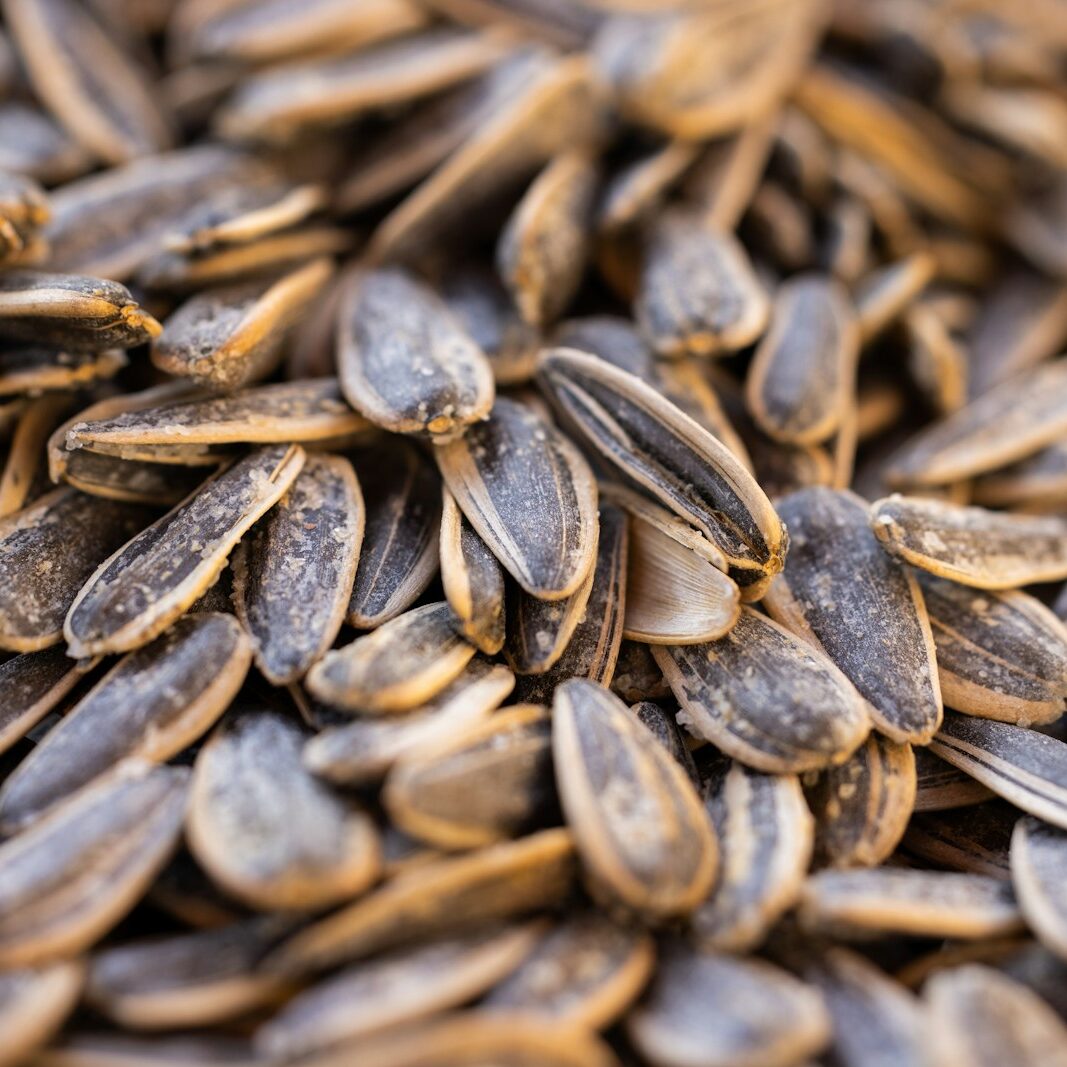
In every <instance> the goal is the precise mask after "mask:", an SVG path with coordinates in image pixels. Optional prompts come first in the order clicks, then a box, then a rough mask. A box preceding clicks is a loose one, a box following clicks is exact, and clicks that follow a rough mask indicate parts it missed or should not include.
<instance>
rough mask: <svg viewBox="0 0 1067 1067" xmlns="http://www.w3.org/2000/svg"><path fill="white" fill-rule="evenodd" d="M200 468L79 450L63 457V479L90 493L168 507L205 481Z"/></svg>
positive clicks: (131, 502) (152, 505)
mask: <svg viewBox="0 0 1067 1067" xmlns="http://www.w3.org/2000/svg"><path fill="white" fill-rule="evenodd" d="M204 477H205V472H204V471H203V469H202V468H199V467H187V468H182V467H179V466H176V465H175V464H173V463H152V462H146V461H143V460H125V459H119V458H118V457H117V456H105V455H101V454H100V453H97V452H87V451H86V450H85V449H78V450H77V451H74V452H67V453H65V454H64V459H63V474H62V481H64V482H66V483H67V484H68V485H71V486H73V487H74V488H75V489H78V490H80V491H81V492H83V493H88V494H89V495H90V496H96V497H103V498H104V499H106V500H122V501H125V502H127V503H130V504H147V505H149V506H151V507H164V508H169V507H173V505H175V504H177V503H179V502H180V501H181V500H184V499H185V497H187V496H188V495H189V494H190V493H191V492H192V491H193V490H194V489H195V488H196V487H197V486H198V485H199V484H200V483H201V482H202V481H203V480H204Z"/></svg>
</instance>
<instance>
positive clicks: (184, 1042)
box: [36, 1030, 255, 1067]
mask: <svg viewBox="0 0 1067 1067" xmlns="http://www.w3.org/2000/svg"><path fill="white" fill-rule="evenodd" d="M36 1058H37V1060H38V1064H39V1067H102V1065H103V1064H105V1063H106V1064H107V1065H108V1067H254V1063H255V1061H254V1059H253V1057H252V1050H251V1048H250V1047H249V1044H248V1042H247V1040H246V1039H244V1038H239V1037H233V1036H231V1035H228V1034H221V1035H220V1034H210V1035H207V1036H204V1035H196V1036H187V1035H183V1036H180V1037H172V1036H167V1037H157V1036H152V1037H145V1036H143V1035H137V1036H133V1035H130V1034H123V1033H100V1032H99V1031H97V1032H91V1031H80V1030H75V1031H72V1032H70V1033H68V1034H66V1035H64V1036H63V1037H62V1038H61V1039H59V1040H57V1041H56V1042H54V1043H53V1044H52V1045H51V1046H50V1047H48V1048H46V1049H43V1050H42V1051H41V1052H40V1053H38V1055H37V1057H36Z"/></svg>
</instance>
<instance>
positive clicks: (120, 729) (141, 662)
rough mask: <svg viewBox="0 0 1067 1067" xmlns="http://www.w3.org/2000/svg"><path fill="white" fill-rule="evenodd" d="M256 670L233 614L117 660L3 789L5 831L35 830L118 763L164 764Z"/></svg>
mask: <svg viewBox="0 0 1067 1067" xmlns="http://www.w3.org/2000/svg"><path fill="white" fill-rule="evenodd" d="M250 662H251V650H250V649H249V643H248V638H247V637H246V636H245V634H244V632H243V631H242V630H241V628H240V626H239V625H238V623H237V620H236V619H234V618H233V616H231V615H220V614H214V613H212V614H206V615H187V616H186V617H185V618H182V619H179V620H178V621H177V622H176V623H175V624H174V626H173V627H172V628H171V629H170V630H168V631H167V632H166V633H165V634H163V635H162V636H161V637H158V638H156V640H155V641H153V642H152V643H151V644H149V645H146V646H145V647H144V648H140V649H138V650H137V651H136V652H131V653H130V654H129V655H127V656H125V657H124V658H123V659H121V660H120V661H119V662H118V663H117V664H115V666H114V667H112V668H111V670H110V671H108V673H107V674H106V675H104V677H103V678H101V679H100V681H98V682H97V683H96V685H94V686H93V688H92V689H91V690H90V691H89V692H88V693H87V694H86V695H85V696H84V697H82V698H81V700H79V701H78V703H77V704H75V705H74V707H73V708H71V709H70V711H68V712H67V714H66V715H65V716H64V717H63V719H61V720H60V722H59V723H57V724H56V726H55V727H53V728H52V729H51V730H50V731H49V732H48V733H47V734H46V735H45V737H44V738H43V739H42V740H41V742H40V743H39V744H38V745H37V746H36V747H35V748H34V749H33V751H32V752H31V753H29V755H28V756H27V757H26V758H25V759H24V760H23V761H22V762H21V763H20V764H19V766H18V767H17V768H16V769H15V771H14V773H13V774H11V776H10V777H9V778H8V779H7V780H6V781H5V782H4V785H3V788H2V789H0V828H2V829H3V831H4V832H5V833H12V832H15V831H17V830H20V829H22V828H23V827H24V826H27V825H29V824H30V823H31V822H35V821H36V820H37V819H39V818H40V817H41V816H42V815H44V814H45V813H47V812H48V811H50V810H51V809H52V808H53V807H54V806H55V805H56V804H58V803H60V802H61V801H62V800H63V799H64V798H66V797H67V796H69V795H70V794H71V793H73V792H74V791H75V790H77V789H80V788H81V787H82V786H84V785H87V784H88V783H89V782H91V781H93V780H94V779H96V778H99V777H100V776H102V775H104V774H106V773H107V772H108V771H110V770H112V768H114V767H115V766H117V765H118V764H119V763H120V762H121V761H122V760H125V759H130V758H138V759H141V760H145V761H147V762H151V763H162V762H163V761H164V760H167V759H170V758H171V757H172V756H175V755H177V754H178V753H179V752H181V751H182V750H183V749H184V748H186V747H187V746H188V745H190V744H191V743H192V742H193V741H195V740H196V739H197V738H198V737H200V736H201V735H202V734H204V733H205V732H206V731H207V730H208V729H210V727H211V726H212V725H213V724H214V722H215V720H216V719H217V718H218V717H219V716H220V715H221V714H222V713H223V711H225V710H226V707H227V706H228V705H229V703H230V701H231V700H232V699H233V697H234V695H235V694H236V693H237V691H238V690H239V689H240V687H241V683H242V682H243V681H244V678H245V674H246V673H247V671H248V667H249V664H250Z"/></svg>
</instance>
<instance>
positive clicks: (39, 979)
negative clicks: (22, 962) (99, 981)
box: [0, 960, 85, 1067]
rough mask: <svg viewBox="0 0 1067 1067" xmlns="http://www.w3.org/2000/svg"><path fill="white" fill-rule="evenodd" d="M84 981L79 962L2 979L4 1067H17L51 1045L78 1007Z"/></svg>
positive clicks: (0, 1063)
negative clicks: (56, 1033) (54, 1037)
mask: <svg viewBox="0 0 1067 1067" xmlns="http://www.w3.org/2000/svg"><path fill="white" fill-rule="evenodd" d="M84 980H85V965H84V964H82V963H81V962H79V961H77V960H63V961H61V962H59V963H53V964H49V965H48V966H45V967H35V968H33V969H30V968H25V969H23V970H9V971H5V972H4V973H3V974H2V975H0V1026H2V1027H3V1031H4V1048H3V1051H2V1052H0V1067H17V1065H18V1064H20V1063H24V1062H25V1061H26V1058H27V1057H28V1056H29V1055H30V1054H31V1053H33V1052H36V1051H37V1050H38V1049H39V1048H41V1047H42V1046H44V1045H46V1044H48V1042H49V1041H50V1039H51V1038H52V1037H53V1035H54V1034H55V1032H56V1031H57V1030H58V1029H59V1028H60V1026H62V1025H63V1022H64V1020H65V1019H66V1018H67V1016H68V1015H69V1014H70V1013H71V1012H72V1011H73V1010H74V1007H75V1005H76V1004H77V1003H78V999H79V997H80V996H81V990H82V984H83V982H84Z"/></svg>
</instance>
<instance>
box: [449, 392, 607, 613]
mask: <svg viewBox="0 0 1067 1067" xmlns="http://www.w3.org/2000/svg"><path fill="white" fill-rule="evenodd" d="M434 455H435V457H436V459H437V464H438V466H439V467H440V470H441V475H442V477H443V478H444V480H445V484H446V485H447V486H448V489H449V492H451V493H452V495H453V496H454V497H455V498H456V503H457V504H458V505H459V507H460V509H461V510H462V511H463V514H464V515H465V516H466V518H467V520H468V521H469V522H470V524H471V526H473V527H474V529H475V530H476V531H477V533H478V534H479V536H480V537H481V538H482V540H483V541H484V542H485V543H486V544H487V545H488V546H489V548H490V549H491V550H492V551H493V554H494V555H495V556H496V558H497V559H498V560H500V562H501V563H502V564H503V565H504V567H505V569H506V570H507V571H508V572H509V573H510V574H511V575H512V577H513V578H514V579H515V580H516V581H517V582H518V583H519V585H521V586H522V587H523V589H525V590H526V592H528V593H530V594H531V595H532V596H535V597H540V598H541V599H543V600H562V599H564V598H565V597H568V596H571V595H572V594H573V593H575V592H576V591H577V589H578V587H579V586H580V585H581V584H582V583H583V582H584V581H585V579H586V577H587V576H588V574H589V571H590V569H591V568H592V567H593V565H594V563H595V561H596V543H597V488H596V482H595V480H594V479H593V474H592V472H591V471H590V469H589V466H588V464H587V463H586V462H585V460H584V459H582V457H581V455H580V454H579V452H578V450H577V449H576V448H575V447H574V445H573V444H571V443H570V441H569V440H567V438H565V437H564V436H563V434H561V433H560V432H559V431H558V430H557V429H556V428H555V427H554V426H552V425H551V424H550V423H548V422H547V421H546V420H545V419H543V418H542V417H541V416H540V415H539V414H538V413H537V412H535V411H533V410H532V409H531V408H529V407H526V406H524V405H523V404H520V403H517V402H516V401H514V400H508V399H505V398H499V399H498V400H497V402H496V404H495V405H494V406H493V412H492V414H491V415H490V417H489V419H488V420H487V421H486V422H482V423H478V424H476V425H474V426H471V427H470V428H469V429H468V431H467V433H466V434H465V435H464V436H463V437H462V438H461V439H459V440H456V441H451V442H449V443H448V444H445V445H442V446H441V447H440V448H438V449H436V450H435V452H434Z"/></svg>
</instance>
